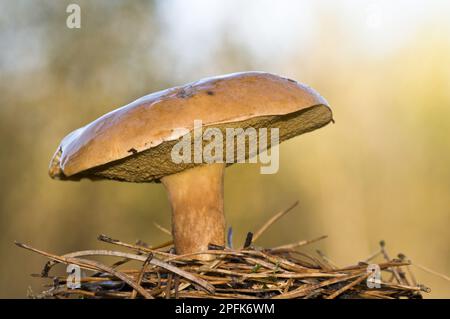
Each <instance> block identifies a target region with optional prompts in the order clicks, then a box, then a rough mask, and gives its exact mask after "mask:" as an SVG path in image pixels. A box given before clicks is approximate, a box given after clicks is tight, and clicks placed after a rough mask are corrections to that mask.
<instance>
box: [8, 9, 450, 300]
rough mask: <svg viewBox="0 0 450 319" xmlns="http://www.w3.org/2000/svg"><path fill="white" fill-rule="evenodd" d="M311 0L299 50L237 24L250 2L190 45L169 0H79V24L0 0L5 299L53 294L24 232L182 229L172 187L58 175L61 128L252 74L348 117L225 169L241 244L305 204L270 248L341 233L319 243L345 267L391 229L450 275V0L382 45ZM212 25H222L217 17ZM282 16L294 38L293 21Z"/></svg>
mask: <svg viewBox="0 0 450 319" xmlns="http://www.w3.org/2000/svg"><path fill="white" fill-rule="evenodd" d="M312 2H314V4H312V3H310V4H309V6H310V11H308V14H310V15H311V19H312V20H313V21H316V23H315V24H314V25H313V26H312V27H311V28H309V29H307V30H306V32H307V33H308V34H310V36H309V37H307V38H306V39H305V38H302V37H300V36H298V37H296V36H293V37H292V38H290V39H289V41H288V43H287V44H286V47H287V48H288V49H289V50H287V49H286V48H280V50H279V51H277V50H274V48H270V47H265V46H261V47H258V49H257V50H255V49H254V48H253V49H252V48H251V47H252V45H253V44H255V45H256V44H257V43H258V41H260V40H261V39H263V38H264V37H265V36H266V35H265V34H264V33H263V31H259V30H258V28H257V27H255V29H254V30H253V31H252V32H253V33H251V35H250V37H246V38H243V37H239V36H238V34H239V32H240V31H243V29H242V30H241V29H240V27H239V26H240V24H239V23H237V22H239V21H241V20H244V19H246V18H247V17H246V16H244V15H243V13H242V12H240V8H239V7H238V3H236V2H234V4H233V5H234V6H235V7H233V8H232V9H231V10H228V11H226V12H225V13H223V14H222V17H223V19H222V20H221V21H222V22H221V23H219V26H218V27H217V28H214V29H213V30H211V31H210V32H211V33H213V36H211V34H209V37H207V38H206V39H202V38H201V37H200V38H192V39H190V38H189V36H190V35H189V34H190V33H189V32H188V30H181V31H180V30H178V32H179V34H181V35H183V32H186V37H187V39H186V38H181V40H179V39H178V38H174V36H173V32H172V31H171V30H172V29H171V28H173V26H177V21H176V19H177V17H179V16H180V13H179V12H178V13H177V12H174V11H171V10H173V8H174V7H171V5H172V4H173V3H172V2H170V5H168V4H167V3H169V1H164V2H163V1H160V2H150V1H118V0H115V1H106V0H102V1H100V0H96V1H86V0H83V1H81V0H80V1H76V3H78V4H80V6H81V8H82V28H81V29H79V30H71V29H68V28H66V26H65V20H66V17H67V13H66V12H65V9H66V6H67V5H68V4H69V3H72V1H50V0H46V1H44V0H37V1H31V0H28V1H27V0H22V1H2V3H1V4H0V52H1V53H0V140H1V145H2V151H1V152H0V164H1V170H0V178H1V179H0V180H1V184H0V230H1V231H0V260H1V262H0V297H24V296H25V295H26V290H27V287H28V286H31V287H32V288H33V289H34V290H36V291H39V290H40V289H41V286H40V285H41V282H40V281H39V280H38V279H33V278H30V277H29V274H31V273H37V272H39V271H40V267H41V266H42V265H43V263H44V259H43V258H42V257H40V256H36V255H34V254H30V253H28V252H26V251H23V250H20V249H18V248H16V247H15V246H14V245H13V241H14V240H18V241H23V242H27V243H30V244H32V245H34V246H36V247H40V248H42V249H45V250H48V251H51V252H55V253H66V252H70V251H72V250H81V249H88V248H90V249H93V248H97V247H104V245H102V244H100V243H98V242H97V241H96V236H97V235H98V234H100V233H105V234H108V235H110V236H112V237H116V238H120V239H122V240H124V241H134V240H136V239H141V240H144V241H146V242H148V243H150V244H155V243H160V242H162V241H165V240H167V239H168V238H167V235H165V234H163V233H161V232H160V231H159V230H158V229H156V228H155V227H154V226H153V222H157V223H159V224H161V225H164V226H165V227H170V214H169V206H168V203H167V198H166V194H165V192H164V191H163V189H162V187H161V185H159V184H148V185H147V184H145V185H143V184H142V185H139V184H127V183H119V182H90V181H81V182H58V181H54V180H51V179H50V178H49V177H48V175H47V166H48V162H49V160H50V158H51V155H52V154H53V152H54V151H55V149H56V146H57V145H58V143H59V141H60V139H61V138H62V137H63V136H65V135H66V134H67V133H68V132H70V131H71V130H73V129H75V128H77V127H79V126H82V125H84V124H86V123H88V122H90V121H92V120H94V119H95V118H97V117H98V116H100V115H102V114H104V113H106V112H108V111H110V110H112V109H114V108H116V107H118V106H121V105H123V104H126V103H128V102H130V101H132V100H134V99H135V98H138V97H139V96H142V95H145V94H147V93H150V92H153V91H156V90H160V89H163V88H166V87H169V86H174V85H179V84H183V83H184V82H187V81H193V80H197V79H199V78H202V77H205V76H210V75H215V74H222V73H228V72H235V71H242V70H250V69H255V70H265V71H269V72H274V73H278V74H283V75H287V76H289V77H291V78H295V79H298V80H300V81H302V82H305V83H308V84H309V85H311V86H313V87H314V88H316V89H317V90H319V91H320V92H321V93H322V94H323V95H324V96H325V97H326V98H327V99H328V101H329V102H330V103H331V105H332V106H333V109H334V114H335V119H336V124H335V125H329V126H327V127H326V128H323V129H321V130H319V131H316V132H313V133H311V134H307V135H305V136H302V137H299V138H295V139H293V140H290V141H287V142H286V143H284V144H283V145H282V146H281V148H280V156H281V158H280V161H281V163H280V171H279V173H278V174H276V175H260V174H259V169H258V166H257V165H250V164H242V165H234V166H232V167H230V168H228V169H227V174H226V185H225V192H226V203H225V205H226V214H227V220H228V223H229V225H231V226H233V229H234V241H235V244H236V245H239V244H240V243H243V241H244V238H245V234H246V232H247V231H252V230H253V231H254V230H255V229H256V228H257V227H258V226H259V225H261V224H262V223H264V221H265V220H267V219H268V218H269V217H271V216H272V215H273V214H274V213H276V212H277V211H278V210H280V209H283V208H286V207H287V206H289V205H290V204H291V203H292V202H294V201H295V200H297V199H299V200H300V206H299V207H298V208H296V209H295V211H294V212H292V213H290V215H288V216H286V217H285V218H284V219H283V220H281V221H280V222H278V223H277V224H276V225H274V226H273V227H272V228H271V229H270V230H269V231H268V232H267V233H266V234H265V236H264V237H263V238H261V240H260V243H259V244H261V245H266V246H272V245H279V244H284V243H288V242H294V241H297V240H300V239H307V238H312V237H316V236H319V235H322V234H327V235H329V238H328V239H327V240H325V241H323V242H321V243H318V244H315V246H314V247H317V248H320V249H321V250H322V251H324V252H325V253H326V254H327V255H328V256H330V258H331V259H332V260H334V261H335V262H336V263H338V264H340V265H345V264H350V263H354V262H356V261H358V260H361V259H363V258H364V257H367V256H368V255H369V254H370V253H371V252H373V251H375V250H376V249H377V245H378V241H379V240H380V239H384V240H386V242H387V245H388V246H387V248H388V250H389V252H390V253H391V255H393V256H394V253H397V252H402V253H405V254H406V255H407V256H408V257H410V258H412V259H413V261H415V262H417V263H420V264H424V265H426V266H428V267H431V268H433V269H435V270H437V271H440V272H443V273H446V274H447V275H448V273H449V270H450V250H449V249H448V247H449V243H450V234H449V232H448V228H449V226H450V212H449V210H450V196H449V195H450V165H449V162H450V138H449V127H450V58H449V57H450V40H449V39H450V28H449V23H448V21H446V20H445V19H442V18H439V17H441V15H439V12H440V11H442V10H448V7H447V6H444V8H440V7H439V6H436V8H434V10H435V12H436V15H437V17H435V16H433V14H430V18H429V19H428V20H426V21H425V22H423V23H420V24H418V26H416V25H415V29H414V30H413V31H411V32H409V35H408V36H406V35H405V36H403V34H400V36H399V39H396V40H395V41H393V42H392V43H385V42H383V41H382V39H383V38H384V37H387V36H388V35H389V34H390V33H391V32H392V33H394V32H395V28H396V26H395V25H394V26H393V27H392V28H393V29H387V30H386V34H382V35H381V38H380V39H378V38H376V37H374V38H373V39H369V40H370V41H371V42H370V43H371V45H374V48H372V47H369V48H368V47H366V46H364V43H365V41H367V38H368V37H369V38H370V37H371V34H370V32H369V33H367V34H365V35H363V36H362V37H358V36H355V34H356V33H357V32H358V31H359V30H358V28H354V26H352V25H349V22H348V21H347V18H348V17H346V16H341V15H340V13H339V12H342V11H338V9H339V8H338V7H339V5H337V4H331V3H330V2H327V1H319V2H315V1H312ZM350 4H351V3H350ZM252 5H253V6H255V9H256V8H257V6H258V4H256V3H254V2H253V3H252V4H250V5H249V6H250V9H252V7H251V6H252ZM263 5H264V6H269V10H268V11H267V12H270V11H271V10H270V6H272V11H274V12H275V11H276V9H277V4H275V3H273V2H272V3H269V4H268V3H267V1H265V2H264V4H263ZM347 5H348V3H347ZM202 6H205V9H204V12H203V11H201V12H203V13H202V14H200V15H198V16H194V15H193V12H190V10H189V7H188V10H186V11H185V12H183V13H182V14H184V15H185V16H187V19H188V21H189V18H190V15H191V14H192V17H191V19H193V20H198V19H202V18H204V19H206V18H207V17H208V15H209V11H208V10H210V9H209V8H208V6H209V2H203V4H200V5H197V9H198V7H200V8H203V7H202ZM344 7H345V5H344ZM406 7H407V4H405V7H404V8H403V9H405V10H406ZM175 8H176V6H175ZM247 9H248V8H247ZM341 9H342V8H340V9H339V10H341ZM344 9H345V8H344ZM348 9H349V8H347V10H348ZM361 10H362V9H361ZM387 10H389V7H388V9H387ZM363 11H364V10H363ZM363 11H361V12H360V11H355V14H356V15H358V14H363ZM401 12H403V11H401ZM291 14H292V12H291ZM299 14H300V13H299ZM294 17H295V13H294ZM248 18H249V19H250V18H252V17H248ZM253 18H255V17H253ZM259 18H260V17H259ZM259 18H258V19H259ZM264 18H265V17H263V19H264ZM206 20H207V19H206ZM206 20H205V21H206ZM258 21H259V20H258ZM317 21H319V22H317ZM200 22H201V21H200ZM269 22H270V20H269ZM410 23H411V24H413V22H411V21H410ZM198 25H200V30H201V31H202V32H203V33H205V32H206V33H207V34H208V30H206V31H205V29H207V28H208V26H209V25H208V24H205V27H204V29H203V28H202V25H201V23H200V24H199V23H198V21H197V26H198ZM273 27H275V26H273ZM277 27H278V28H279V32H280V35H281V34H285V33H286V32H288V31H290V30H287V27H284V26H283V25H280V26H277ZM294 31H295V30H294ZM301 31H302V32H303V34H304V33H305V30H301ZM294 34H295V33H294ZM273 41H275V42H276V39H275V38H274V39H273ZM209 44H211V45H210V46H208V45H209ZM383 46H388V48H387V49H386V48H384V47H383ZM380 47H383V48H382V49H383V50H384V49H386V50H384V51H383V50H379V48H380ZM390 47H392V48H390ZM286 50H287V51H286ZM185 51H186V52H187V53H189V52H190V55H189V54H187V53H186V52H185ZM416 277H418V279H419V281H420V282H423V283H425V284H427V285H429V286H431V288H432V289H433V292H432V294H431V296H432V297H447V298H448V297H449V296H450V289H449V286H448V283H446V282H443V281H442V280H441V279H439V278H436V277H433V276H431V275H429V274H426V273H423V272H421V271H420V270H416Z"/></svg>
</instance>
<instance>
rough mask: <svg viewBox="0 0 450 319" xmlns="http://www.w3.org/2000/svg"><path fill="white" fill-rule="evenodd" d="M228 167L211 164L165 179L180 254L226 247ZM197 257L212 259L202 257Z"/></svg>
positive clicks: (162, 180) (205, 257)
mask: <svg viewBox="0 0 450 319" xmlns="http://www.w3.org/2000/svg"><path fill="white" fill-rule="evenodd" d="M224 170H225V164H219V163H216V164H207V165H203V166H198V167H195V168H192V169H189V170H186V171H183V172H181V173H177V174H173V175H168V176H166V177H163V178H162V179H161V182H162V183H163V185H164V186H165V187H166V189H167V193H168V196H169V200H170V204H171V207H172V236H173V240H174V244H175V249H176V253H177V254H180V255H183V254H189V253H196V252H201V251H205V250H208V245H209V244H215V245H219V246H224V244H225V216H224V210H223V175H224ZM195 258H198V259H202V260H209V259H212V258H213V256H212V255H208V254H201V255H198V256H195Z"/></svg>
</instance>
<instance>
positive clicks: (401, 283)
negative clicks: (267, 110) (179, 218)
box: [16, 203, 430, 299]
mask: <svg viewBox="0 0 450 319" xmlns="http://www.w3.org/2000/svg"><path fill="white" fill-rule="evenodd" d="M296 205H297V203H294V205H292V206H291V207H289V208H288V209H287V210H285V211H282V212H280V213H278V214H276V215H275V216H274V217H272V218H271V219H270V220H269V221H268V222H267V223H266V224H264V225H263V226H262V227H261V228H260V230H258V231H257V232H255V236H253V235H252V234H251V233H249V234H248V236H247V240H246V243H245V244H244V247H242V248H240V249H232V248H227V247H218V246H210V250H209V251H208V253H209V254H214V255H216V258H215V259H214V260H212V261H199V260H196V259H195V258H193V257H195V256H194V254H190V255H175V254H173V253H172V252H173V249H172V248H171V246H172V242H171V241H170V242H167V243H164V244H162V245H159V246H157V247H149V246H147V245H145V244H144V243H142V242H137V243H136V244H130V243H125V242H122V241H120V240H116V239H112V238H110V237H108V236H105V235H100V236H99V237H98V239H99V240H100V241H102V242H106V243H108V244H112V245H114V246H115V247H120V248H121V251H118V250H85V251H78V252H73V253H70V254H65V255H54V254H51V253H48V252H45V251H42V250H38V249H36V248H33V247H31V246H29V245H26V244H22V243H17V242H16V245H18V246H19V247H21V248H25V249H27V250H30V251H33V252H35V253H38V254H40V255H43V256H45V257H47V258H48V259H49V261H48V262H47V264H46V265H45V267H44V269H43V270H42V272H41V274H39V275H37V276H39V277H43V278H49V279H51V280H52V284H51V285H49V287H47V289H46V290H45V291H43V292H41V293H39V294H33V293H30V297H32V298H80V297H81V298H147V299H153V298H215V299H220V298H230V299H235V298H239V299H260V298H264V299H268V298H273V299H292V298H306V299H308V298H324V299H334V298H381V299H392V298H422V293H423V292H429V291H430V289H429V288H427V287H425V286H424V285H420V284H418V283H417V282H416V279H415V278H414V275H413V274H412V272H411V269H410V265H411V262H410V261H409V260H407V258H406V257H405V256H404V255H402V254H400V255H399V258H397V259H391V258H389V255H388V254H387V251H386V248H385V244H384V242H381V243H380V249H379V250H378V251H377V252H376V253H374V254H373V255H371V256H370V257H369V258H367V259H366V260H364V261H361V262H359V263H358V264H355V265H352V266H348V267H338V266H337V265H335V264H334V263H333V262H332V261H331V260H330V259H329V258H328V257H326V256H325V255H324V254H323V253H322V252H320V251H317V256H316V255H314V256H313V255H310V254H307V253H304V252H301V251H300V250H299V248H300V247H302V246H305V245H310V244H312V243H314V242H316V241H318V240H322V239H324V238H326V236H321V237H319V238H316V239H313V240H308V241H300V242H297V243H293V244H289V245H283V246H279V247H274V248H267V249H263V248H259V247H257V246H255V245H254V241H255V240H256V239H258V238H259V236H261V235H262V233H263V232H264V231H265V230H267V229H268V228H269V227H270V226H271V225H272V224H273V223H274V222H275V221H276V220H278V219H279V218H281V217H282V216H284V215H285V214H286V213H287V212H289V211H290V210H292V209H293V208H294V207H295V206H296ZM157 227H158V228H160V229H162V230H163V231H166V230H165V229H163V227H161V226H159V225H158V226H157ZM124 250H125V251H124ZM96 256H111V257H115V258H116V259H117V258H119V261H116V262H115V263H114V264H112V265H106V264H104V263H101V262H99V261H94V260H92V257H96ZM376 258H383V261H382V262H378V263H377V264H376V268H375V270H376V271H378V270H379V275H380V276H379V277H377V274H376V273H375V272H373V270H374V268H373V265H372V266H370V265H371V263H374V261H373V260H374V259H376ZM129 261H137V262H139V263H140V264H141V266H140V267H138V268H137V269H126V268H124V265H126V264H127V263H128V262H129ZM56 264H66V265H76V266H78V267H79V268H80V269H83V270H84V271H85V272H86V273H89V274H88V275H85V276H82V277H81V278H80V286H79V287H78V288H76V289H71V288H68V286H67V277H65V276H51V275H50V271H51V270H52V267H53V266H54V265H56ZM374 265H375V264H374ZM369 266H370V267H369ZM376 278H379V280H378V281H377V280H374V279H376ZM371 287H372V288H371Z"/></svg>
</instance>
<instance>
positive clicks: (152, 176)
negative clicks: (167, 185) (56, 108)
mask: <svg viewBox="0 0 450 319" xmlns="http://www.w3.org/2000/svg"><path fill="white" fill-rule="evenodd" d="M199 119H200V120H202V123H203V126H204V127H205V128H206V127H227V126H229V124H233V125H235V126H239V127H242V128H244V129H245V128H246V127H248V126H252V127H258V126H259V127H261V126H263V125H264V127H279V128H280V142H282V141H283V140H286V139H288V138H291V137H293V136H296V135H300V134H303V133H305V132H308V131H312V130H315V129H317V128H320V127H322V126H324V125H326V124H328V123H329V122H330V121H331V120H332V113H331V109H330V108H329V106H328V103H327V101H326V100H325V99H324V98H323V97H321V96H320V95H319V94H318V93H317V92H316V91H315V90H313V89H311V88H310V87H308V86H306V85H303V84H300V83H298V82H296V81H294V80H291V79H287V78H283V77H280V76H277V75H273V74H270V73H264V72H243V73H234V74H229V75H223V76H217V77H211V78H206V79H202V80H200V81H197V82H193V83H189V84H186V85H184V86H180V87H174V88H170V89H167V90H163V91H159V92H156V93H152V94H149V95H146V96H144V97H142V98H139V99H137V100H136V101H134V102H132V103H130V104H128V105H126V106H123V107H121V108H118V109H116V110H114V111H112V112H110V113H107V114H105V115H103V116H102V117H100V118H98V119H97V120H95V121H93V122H92V123H89V124H87V125H86V126H84V127H82V128H79V129H77V130H75V131H73V132H72V133H70V134H68V135H67V136H66V137H65V138H64V139H63V140H62V142H61V144H60V145H59V147H58V148H57V150H56V153H55V155H54V157H53V159H52V161H51V163H50V169H49V174H50V176H51V177H52V178H59V179H79V178H81V177H86V178H93V179H99V178H104V179H116V180H123V181H129V182H153V181H159V180H160V178H161V177H163V176H166V175H170V174H174V173H178V172H180V171H183V170H185V169H188V168H191V167H193V166H195V164H194V163H193V164H174V163H172V161H171V160H170V150H171V149H172V146H173V145H174V144H175V143H176V142H177V141H178V140H179V139H180V138H181V137H182V136H183V135H185V134H187V133H189V132H191V131H192V130H193V129H194V120H199ZM227 124H228V125H227Z"/></svg>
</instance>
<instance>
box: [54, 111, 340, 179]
mask: <svg viewBox="0 0 450 319" xmlns="http://www.w3.org/2000/svg"><path fill="white" fill-rule="evenodd" d="M331 120H332V113H331V110H330V109H329V108H328V107H327V106H324V105H316V106H313V107H310V108H307V109H303V110H300V111H298V112H294V113H290V114H287V115H274V116H264V117H255V118H251V119H248V120H245V121H239V122H231V123H224V124H219V125H212V126H208V127H204V128H203V129H206V128H211V127H213V128H217V129H220V130H221V132H222V134H223V136H224V137H225V136H226V132H225V130H226V129H227V128H242V129H243V130H246V129H247V128H250V127H253V128H255V129H256V130H258V129H260V128H267V129H268V131H269V132H268V138H267V149H270V147H271V145H270V144H271V143H270V142H271V139H270V129H271V128H279V142H280V143H281V142H283V141H285V140H287V139H290V138H292V137H295V136H297V135H301V134H304V133H307V132H311V131H314V130H316V129H318V128H320V127H323V126H325V125H327V124H328V123H329V122H330V121H331ZM181 139H183V137H181V138H180V139H177V140H174V141H167V142H164V143H162V144H160V145H158V146H156V147H154V148H151V149H148V150H146V151H143V152H141V153H137V154H133V155H131V156H128V157H126V158H123V159H120V160H117V161H113V162H110V163H107V164H104V165H101V166H97V167H94V168H91V169H89V170H86V171H84V172H81V173H78V174H75V175H73V176H70V177H65V176H61V177H62V179H73V180H79V179H81V178H89V179H112V180H118V181H127V182H136V183H145V182H160V180H161V178H162V177H164V176H167V175H172V174H176V173H180V172H182V171H185V170H187V169H192V168H194V167H195V166H199V165H201V164H204V163H201V164H199V163H194V159H193V158H192V160H191V161H190V162H189V163H184V162H182V163H174V162H173V161H172V158H171V150H172V148H173V147H174V145H175V144H177V143H178V142H179V141H180V140H181ZM236 140H237V137H235V141H234V146H235V149H234V155H235V156H236V155H237V154H238V153H239V152H238V150H237V147H244V148H245V149H244V150H243V152H244V154H245V159H248V158H251V157H252V156H254V155H256V154H259V153H260V152H262V151H264V150H263V149H259V147H258V149H257V150H256V152H255V153H256V154H251V153H250V152H249V147H248V143H249V141H248V140H246V143H245V145H238V143H236ZM191 142H192V145H191V148H192V149H194V140H193V139H191ZM208 143H210V142H209V141H203V147H204V146H205V145H207V144H208ZM131 148H132V147H131ZM223 152H224V154H223V158H226V154H225V152H226V148H224V149H223ZM191 155H192V157H193V156H194V154H191ZM233 163H236V158H235V160H234V161H233ZM233 163H227V165H232V164H233Z"/></svg>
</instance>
